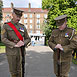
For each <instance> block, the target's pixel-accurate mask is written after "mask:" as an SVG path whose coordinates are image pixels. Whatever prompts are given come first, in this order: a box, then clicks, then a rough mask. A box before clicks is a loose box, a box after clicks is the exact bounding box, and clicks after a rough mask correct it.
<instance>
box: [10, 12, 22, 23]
mask: <svg viewBox="0 0 77 77" xmlns="http://www.w3.org/2000/svg"><path fill="white" fill-rule="evenodd" d="M12 15H13V21H14V22H15V23H18V22H19V21H20V19H21V17H20V16H17V15H16V14H15V13H13V14H12Z"/></svg>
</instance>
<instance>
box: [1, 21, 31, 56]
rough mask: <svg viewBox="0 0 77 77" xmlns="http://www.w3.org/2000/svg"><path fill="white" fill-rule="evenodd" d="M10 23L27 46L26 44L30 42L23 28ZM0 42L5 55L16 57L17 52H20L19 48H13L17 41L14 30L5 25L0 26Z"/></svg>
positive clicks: (20, 25) (18, 24)
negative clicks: (3, 47)
mask: <svg viewBox="0 0 77 77" xmlns="http://www.w3.org/2000/svg"><path fill="white" fill-rule="evenodd" d="M11 23H12V24H13V25H14V26H15V27H16V28H17V30H18V31H19V32H20V34H21V35H22V36H23V38H24V43H25V46H27V44H28V43H29V42H30V41H31V39H30V37H29V36H28V33H27V30H26V28H25V26H24V25H22V24H20V23H17V24H15V23H14V22H13V21H11ZM20 28H21V29H23V31H21V30H20ZM1 40H2V42H3V43H4V44H5V45H6V54H7V55H18V54H19V52H20V51H21V49H20V48H18V47H14V46H15V45H16V43H17V42H18V41H19V38H18V37H17V35H16V34H15V32H14V30H13V29H12V28H11V27H10V26H9V25H8V24H7V23H5V24H4V25H3V26H2V31H1ZM24 49H25V48H24Z"/></svg>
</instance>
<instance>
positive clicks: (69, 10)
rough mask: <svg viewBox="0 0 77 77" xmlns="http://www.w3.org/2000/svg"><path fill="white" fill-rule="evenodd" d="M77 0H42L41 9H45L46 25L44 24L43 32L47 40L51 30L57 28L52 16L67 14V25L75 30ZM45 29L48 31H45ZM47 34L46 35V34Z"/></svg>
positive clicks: (76, 23)
mask: <svg viewBox="0 0 77 77" xmlns="http://www.w3.org/2000/svg"><path fill="white" fill-rule="evenodd" d="M76 1H77V0H42V9H47V10H48V11H49V12H48V17H47V26H45V29H46V30H44V33H45V34H46V38H47V40H48V39H49V37H50V35H51V31H52V29H54V28H57V26H56V22H55V21H54V18H56V17H57V16H59V15H64V14H66V15H67V25H68V26H69V27H72V28H75V29H76V31H77V4H76V3H77V2H76ZM47 29H48V31H49V33H48V32H47ZM47 34H48V35H47Z"/></svg>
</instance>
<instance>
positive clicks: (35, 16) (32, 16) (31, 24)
mask: <svg viewBox="0 0 77 77" xmlns="http://www.w3.org/2000/svg"><path fill="white" fill-rule="evenodd" d="M20 9H22V10H24V13H23V16H22V18H21V20H20V23H22V24H24V25H25V27H26V28H27V31H28V33H29V35H30V36H31V37H32V36H34V37H35V38H36V40H39V38H40V37H43V36H44V35H43V31H42V30H41V25H42V23H43V22H44V20H45V19H46V18H47V13H48V11H47V10H42V8H31V4H30V3H29V7H28V8H20ZM11 19H12V8H3V20H2V23H4V22H8V21H10V20H11Z"/></svg>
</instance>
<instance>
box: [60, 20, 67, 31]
mask: <svg viewBox="0 0 77 77" xmlns="http://www.w3.org/2000/svg"><path fill="white" fill-rule="evenodd" d="M65 28H66V21H65V22H64V23H63V24H62V25H61V26H59V30H64V29H65Z"/></svg>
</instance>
